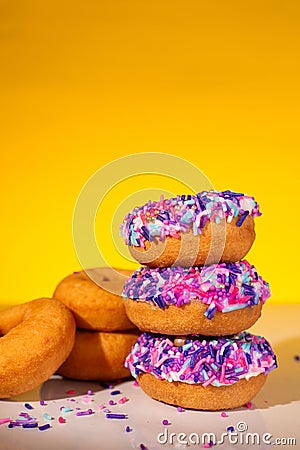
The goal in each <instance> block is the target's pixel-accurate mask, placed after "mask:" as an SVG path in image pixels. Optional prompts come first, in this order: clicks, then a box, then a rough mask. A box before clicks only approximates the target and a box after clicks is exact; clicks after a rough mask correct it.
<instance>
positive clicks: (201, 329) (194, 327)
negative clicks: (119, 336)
mask: <svg viewBox="0 0 300 450" xmlns="http://www.w3.org/2000/svg"><path fill="white" fill-rule="evenodd" d="M125 308H126V313H127V315H128V317H129V319H130V320H131V322H133V323H134V324H135V325H136V326H137V327H138V328H139V329H140V330H142V331H150V332H152V333H164V334H171V335H178V334H179V335H184V336H185V335H188V334H193V333H196V334H203V335H204V336H225V335H230V334H235V333H239V332H240V331H243V330H247V329H248V328H250V327H251V326H252V325H253V324H254V323H255V322H256V321H257V319H258V318H259V317H260V315H261V309H262V303H261V302H259V303H258V305H255V306H252V307H247V308H243V309H237V310H235V311H231V312H229V313H223V312H220V311H216V313H215V315H214V317H213V318H212V319H211V320H209V319H208V318H207V317H206V316H205V315H204V313H205V311H206V309H207V306H206V305H204V304H203V303H201V302H200V301H199V300H197V299H195V300H191V302H190V303H188V304H186V305H183V306H181V307H180V308H178V307H177V306H174V305H170V306H166V307H165V308H164V309H160V308H159V307H158V306H154V305H151V304H149V303H145V302H136V301H134V300H131V299H128V298H127V299H126V301H125Z"/></svg>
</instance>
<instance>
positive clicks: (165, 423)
mask: <svg viewBox="0 0 300 450" xmlns="http://www.w3.org/2000/svg"><path fill="white" fill-rule="evenodd" d="M161 423H162V424H163V425H170V422H169V421H168V419H164V420H162V422H161Z"/></svg>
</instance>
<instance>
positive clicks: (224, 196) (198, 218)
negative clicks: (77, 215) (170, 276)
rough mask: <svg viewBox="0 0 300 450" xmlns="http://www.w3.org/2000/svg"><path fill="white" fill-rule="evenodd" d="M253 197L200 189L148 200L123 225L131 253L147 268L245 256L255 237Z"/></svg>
mask: <svg viewBox="0 0 300 450" xmlns="http://www.w3.org/2000/svg"><path fill="white" fill-rule="evenodd" d="M259 215H261V213H260V211H259V206H258V204H257V203H256V201H255V200H254V198H253V197H249V196H247V195H244V194H241V193H236V192H232V191H223V192H219V191H208V192H207V191H203V192H199V193H198V194H197V195H181V196H180V195H178V196H177V197H174V198H170V199H164V198H163V196H162V197H161V199H160V201H148V203H146V204H145V205H143V206H141V207H136V208H134V209H133V210H132V211H130V213H129V214H127V216H126V217H125V219H124V221H123V223H122V224H121V236H122V237H123V238H124V240H125V243H126V244H127V245H128V246H129V250H130V252H131V254H132V256H133V257H134V258H135V259H136V260H137V261H139V262H140V263H141V264H146V265H147V266H150V267H169V266H172V265H177V266H185V267H188V266H197V265H204V264H212V263H218V262H234V261H239V260H241V259H242V258H244V257H245V255H246V254H247V253H248V251H249V250H250V248H251V246H252V244H253V242H254V240H255V231H254V217H256V216H259Z"/></svg>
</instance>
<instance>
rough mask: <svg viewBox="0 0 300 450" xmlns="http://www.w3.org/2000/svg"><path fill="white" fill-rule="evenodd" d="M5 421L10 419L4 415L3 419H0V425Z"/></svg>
mask: <svg viewBox="0 0 300 450" xmlns="http://www.w3.org/2000/svg"><path fill="white" fill-rule="evenodd" d="M7 422H10V419H9V418H8V417H6V418H5V419H0V425H2V424H3V423H7Z"/></svg>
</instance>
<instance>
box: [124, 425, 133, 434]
mask: <svg viewBox="0 0 300 450" xmlns="http://www.w3.org/2000/svg"><path fill="white" fill-rule="evenodd" d="M125 431H126V433H130V431H132V428H130V426H129V425H127V427H126V428H125Z"/></svg>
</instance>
